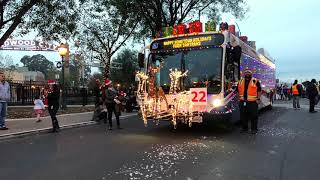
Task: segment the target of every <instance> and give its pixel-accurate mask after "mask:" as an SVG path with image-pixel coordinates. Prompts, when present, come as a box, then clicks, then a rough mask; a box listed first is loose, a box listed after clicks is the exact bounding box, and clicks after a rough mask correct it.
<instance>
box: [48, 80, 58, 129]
mask: <svg viewBox="0 0 320 180" xmlns="http://www.w3.org/2000/svg"><path fill="white" fill-rule="evenodd" d="M59 98H60V90H59V87H58V86H57V85H56V84H53V85H52V86H51V87H50V91H49V92H48V110H49V114H50V116H51V120H52V132H59V130H60V126H59V122H58V119H57V112H58V110H59Z"/></svg>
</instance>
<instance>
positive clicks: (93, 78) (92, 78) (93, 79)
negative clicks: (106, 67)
mask: <svg viewBox="0 0 320 180" xmlns="http://www.w3.org/2000/svg"><path fill="white" fill-rule="evenodd" d="M96 79H99V80H100V81H101V82H103V74H100V73H94V74H93V75H92V76H90V77H89V79H88V89H90V90H93V89H94V87H95V85H96Z"/></svg>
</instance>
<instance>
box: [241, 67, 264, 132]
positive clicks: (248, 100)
mask: <svg viewBox="0 0 320 180" xmlns="http://www.w3.org/2000/svg"><path fill="white" fill-rule="evenodd" d="M244 75H245V77H244V79H243V78H241V79H240V80H239V83H238V93H239V99H240V104H239V107H240V119H241V122H242V131H243V132H248V121H249V120H250V121H251V133H252V134H256V133H257V132H258V104H259V102H260V96H261V85H260V82H259V81H258V80H257V79H255V78H253V77H252V71H251V70H249V69H247V70H245V72H244Z"/></svg>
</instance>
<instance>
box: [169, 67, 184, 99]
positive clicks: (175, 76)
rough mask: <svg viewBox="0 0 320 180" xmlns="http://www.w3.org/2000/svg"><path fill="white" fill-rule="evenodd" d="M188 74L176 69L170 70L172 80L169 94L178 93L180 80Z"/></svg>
mask: <svg viewBox="0 0 320 180" xmlns="http://www.w3.org/2000/svg"><path fill="white" fill-rule="evenodd" d="M187 73H188V71H186V72H184V73H182V72H181V71H179V70H177V68H176V69H174V70H172V69H170V74H169V77H170V80H171V84H170V91H169V94H176V93H177V91H178V90H179V86H178V84H180V78H181V77H184V76H186V75H187Z"/></svg>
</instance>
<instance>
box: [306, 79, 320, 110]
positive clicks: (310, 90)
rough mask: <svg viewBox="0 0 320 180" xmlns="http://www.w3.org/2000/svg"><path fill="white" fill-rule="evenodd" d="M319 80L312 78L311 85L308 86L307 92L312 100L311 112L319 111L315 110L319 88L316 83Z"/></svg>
mask: <svg viewBox="0 0 320 180" xmlns="http://www.w3.org/2000/svg"><path fill="white" fill-rule="evenodd" d="M316 83H317V81H316V80H315V79H312V80H311V83H310V85H309V86H308V87H307V94H308V98H309V101H310V108H309V112H310V113H316V112H317V111H315V110H314V106H315V105H316V98H317V97H318V94H319V92H318V89H317V85H316Z"/></svg>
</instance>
